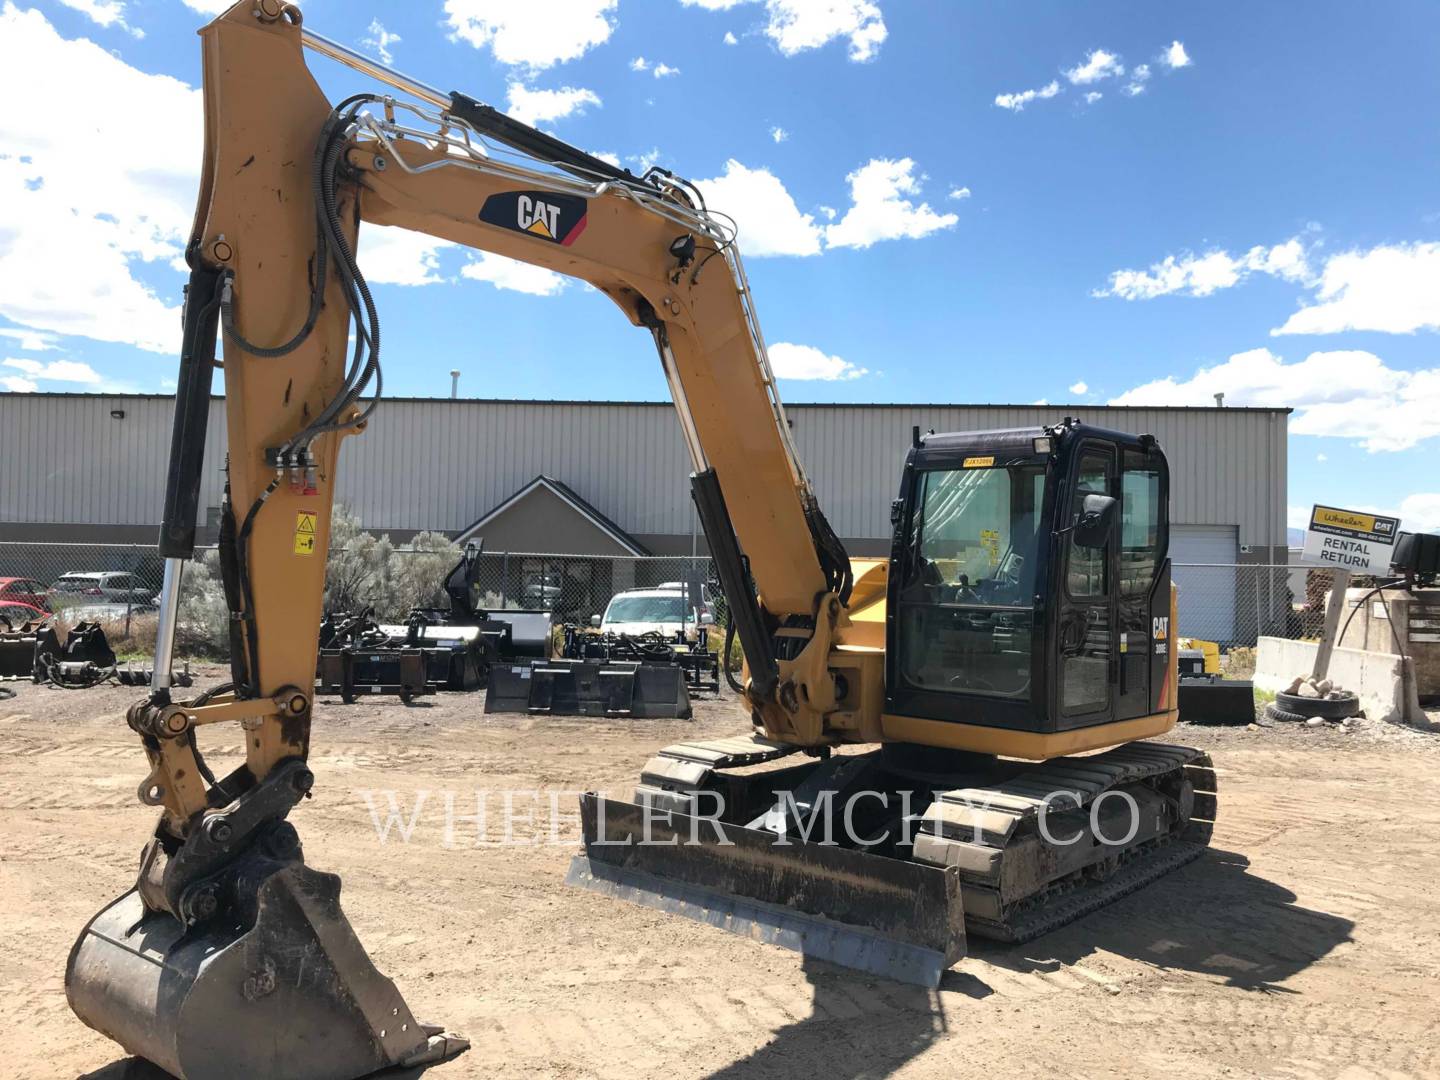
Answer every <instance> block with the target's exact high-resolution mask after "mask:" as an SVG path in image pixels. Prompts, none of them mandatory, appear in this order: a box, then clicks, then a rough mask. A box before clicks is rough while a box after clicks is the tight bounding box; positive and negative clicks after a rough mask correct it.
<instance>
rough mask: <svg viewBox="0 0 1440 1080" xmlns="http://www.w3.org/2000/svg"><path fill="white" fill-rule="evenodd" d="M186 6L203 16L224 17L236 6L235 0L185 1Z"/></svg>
mask: <svg viewBox="0 0 1440 1080" xmlns="http://www.w3.org/2000/svg"><path fill="white" fill-rule="evenodd" d="M185 6H186V7H188V8H189V9H190V10H191V11H198V12H200V14H201V15H223V14H224V13H225V12H227V11H229V10H230V9H231V8H232V7H234V6H235V5H234V3H233V0H185Z"/></svg>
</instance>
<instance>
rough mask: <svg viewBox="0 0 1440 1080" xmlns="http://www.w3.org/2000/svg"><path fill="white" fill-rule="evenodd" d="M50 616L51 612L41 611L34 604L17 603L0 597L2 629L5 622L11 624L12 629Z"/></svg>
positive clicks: (0, 624)
mask: <svg viewBox="0 0 1440 1080" xmlns="http://www.w3.org/2000/svg"><path fill="white" fill-rule="evenodd" d="M48 618H50V612H48V611H41V610H40V609H39V608H38V607H35V606H34V605H33V604H15V603H11V602H10V601H9V600H7V599H5V598H3V597H0V630H3V629H4V627H5V623H9V624H10V629H12V630H18V629H20V627H22V626H24V625H25V624H26V623H27V622H42V621H44V620H45V619H48Z"/></svg>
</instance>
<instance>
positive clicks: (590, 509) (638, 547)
mask: <svg viewBox="0 0 1440 1080" xmlns="http://www.w3.org/2000/svg"><path fill="white" fill-rule="evenodd" d="M447 400H448V399H447ZM540 487H545V488H549V489H550V490H551V492H553V493H554V494H555V495H556V497H557V498H559V499H560V500H561V501H562V502H564V503H566V504H567V505H568V506H569V507H570V508H571V509H572V510H574V511H575V512H576V513H577V514H579V515H580V516H581V517H583V518H584V519H585V520H586V521H588V522H590V524H591V525H594V526H595V528H597V529H599V530H600V532H602V533H604V534H605V535H606V536H608V537H609V538H610V539H611V540H613V541H615V543H617V544H619V545H620V546H621V547H623V548H625V550H627V551H628V552H630V554H631V555H634V556H636V557H643V556H646V555H649V554H650V550H649V549H648V548H646V547H645V545H644V544H642V543H640V541H639V540H636V539H635V538H634V537H633V536H631V535H630V534H629V533H628V532H626V531H625V530H624V529H622V528H621V527H620V526H619V525H617V524H615V522H613V521H611V520H610V519H609V518H608V517H606V516H605V515H604V514H603V513H601V512H600V511H599V510H598V509H596V507H595V506H594V505H592V504H591V503H590V501H589V500H587V499H586V498H585V497H584V496H583V495H581V494H580V493H579V492H577V491H576V490H575V489H574V488H572V487H571V486H570V485H569V484H566V483H564V482H563V481H561V480H556V479H555V478H554V477H553V476H546V475H545V474H544V473H541V474H540V475H539V476H537V477H535V479H534V480H531V481H530V482H529V483H528V484H526V485H525V486H523V487H521V488H520V489H519V490H518V491H515V492H514V493H512V494H511V495H509V496H508V497H507V498H505V499H502V500H501V501H500V502H498V503H496V504H495V505H494V506H492V507H491V508H490V509H489V510H487V511H485V513H483V514H481V515H480V516H479V517H478V518H476V519H475V520H474V521H473V522H471V523H470V524H469V525H467V526H465V528H463V529H461V530H460V531H459V532H458V533H456V534H455V539H456V541H457V542H458V541H460V540H468V539H470V538H471V534H473V533H475V532H476V531H477V530H479V529H480V528H481V526H483V525H484V524H485V523H486V522H488V521H493V520H494V519H495V518H497V517H499V516H500V515H501V514H503V513H504V512H505V511H506V510H509V509H510V508H511V507H512V506H514V505H515V504H517V503H518V502H519V501H520V500H521V499H523V498H524V497H525V496H526V495H529V494H530V492H532V491H534V490H535V489H536V488H540ZM481 539H482V540H483V539H484V536H483V534H482V536H481Z"/></svg>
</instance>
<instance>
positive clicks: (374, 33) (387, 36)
mask: <svg viewBox="0 0 1440 1080" xmlns="http://www.w3.org/2000/svg"><path fill="white" fill-rule="evenodd" d="M400 41H401V38H400V35H399V34H392V33H391V32H390V31H389V30H386V29H385V26H384V24H383V23H381V22H380V20H379V19H371V20H370V29H369V30H368V31H367V32H366V35H365V37H364V38H363V39H362V40H361V42H360V44H361V46H362V47H364V48H366V49H370V50H372V51H373V52H374V53H375V55H376V56H378V57H379V58H380V62H381V63H382V64H393V63H394V62H395V54H394V53H392V52H391V51H390V46H391V45H398V44H400Z"/></svg>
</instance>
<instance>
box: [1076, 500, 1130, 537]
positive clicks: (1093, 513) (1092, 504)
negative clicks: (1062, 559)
mask: <svg viewBox="0 0 1440 1080" xmlns="http://www.w3.org/2000/svg"><path fill="white" fill-rule="evenodd" d="M1118 505H1119V503H1118V502H1117V501H1116V500H1115V499H1113V498H1111V497H1110V496H1109V495H1086V496H1085V501H1084V502H1083V503H1081V504H1080V519H1079V520H1078V521H1076V522H1075V524H1074V525H1073V526H1071V529H1072V531H1073V532H1074V533H1075V546H1076V547H1083V548H1103V547H1104V546H1105V545H1106V543H1107V542H1109V540H1110V527H1111V526H1112V525H1113V524H1114V523H1115V508H1116V507H1117V506H1118Z"/></svg>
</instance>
